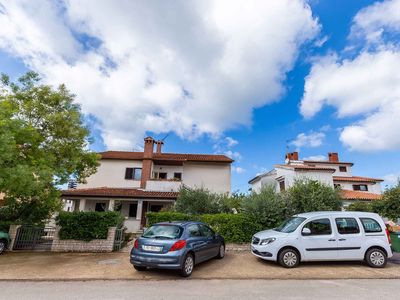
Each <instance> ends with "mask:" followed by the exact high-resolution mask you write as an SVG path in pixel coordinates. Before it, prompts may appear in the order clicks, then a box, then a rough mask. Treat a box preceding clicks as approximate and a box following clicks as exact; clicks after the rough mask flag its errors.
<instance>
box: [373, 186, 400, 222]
mask: <svg viewBox="0 0 400 300" xmlns="http://www.w3.org/2000/svg"><path fill="white" fill-rule="evenodd" d="M375 202H380V201H374V203H375ZM379 204H381V205H380V207H378V209H381V210H382V212H381V214H382V215H384V216H385V217H388V218H389V219H392V220H394V221H397V219H399V218H400V181H399V182H398V183H397V185H395V186H393V187H391V188H388V189H387V190H386V191H385V192H384V193H383V203H379ZM376 206H377V204H375V207H376Z"/></svg>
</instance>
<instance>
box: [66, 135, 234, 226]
mask: <svg viewBox="0 0 400 300" xmlns="http://www.w3.org/2000/svg"><path fill="white" fill-rule="evenodd" d="M162 146H163V142H162V141H154V139H153V138H151V137H147V138H146V139H145V140H144V150H143V152H122V151H106V152H101V153H99V154H100V155H101V159H100V166H99V167H98V170H97V172H96V173H95V174H93V175H92V176H90V177H88V178H87V183H86V184H78V185H77V186H76V188H72V189H68V190H64V191H62V200H63V201H64V203H65V207H66V210H70V211H78V210H79V211H105V210H119V211H121V213H122V214H123V215H124V216H125V217H126V221H125V226H126V227H127V228H128V231H129V232H135V231H137V230H139V229H140V228H142V227H143V226H144V225H145V222H146V220H145V214H146V212H148V211H152V212H157V211H159V210H161V209H162V208H163V207H165V206H167V205H171V204H173V203H174V201H175V200H176V198H177V196H178V193H179V189H180V188H181V186H182V185H184V186H186V187H189V188H205V189H208V190H209V191H211V192H216V193H230V189H231V163H232V162H233V160H232V159H230V158H229V157H227V156H225V155H215V154H213V155H208V154H185V153H163V152H162ZM154 148H156V149H154Z"/></svg>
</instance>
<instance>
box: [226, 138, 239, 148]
mask: <svg viewBox="0 0 400 300" xmlns="http://www.w3.org/2000/svg"><path fill="white" fill-rule="evenodd" d="M225 140H226V142H227V144H228V147H233V146H236V145H238V144H239V142H238V141H237V140H235V139H234V138H231V137H230V136H227V137H226V138H225Z"/></svg>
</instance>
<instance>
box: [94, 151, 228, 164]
mask: <svg viewBox="0 0 400 300" xmlns="http://www.w3.org/2000/svg"><path fill="white" fill-rule="evenodd" d="M99 154H100V155H101V157H102V158H103V159H128V160H142V159H143V152H129V151H105V152H100V153H99ZM153 159H154V160H172V161H203V162H226V163H232V162H233V160H232V159H231V158H229V157H227V156H225V155H220V154H188V153H154V154H153Z"/></svg>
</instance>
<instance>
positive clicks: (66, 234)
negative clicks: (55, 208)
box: [56, 211, 124, 241]
mask: <svg viewBox="0 0 400 300" xmlns="http://www.w3.org/2000/svg"><path fill="white" fill-rule="evenodd" d="M123 221H124V218H123V217H122V216H121V214H120V213H118V212H114V211H107V212H60V214H59V215H58V216H57V218H56V224H57V225H59V226H61V229H60V232H59V237H60V239H61V240H69V239H73V240H82V241H91V240H94V239H106V238H107V233H108V228H109V227H119V226H121V225H122V223H123Z"/></svg>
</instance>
